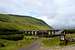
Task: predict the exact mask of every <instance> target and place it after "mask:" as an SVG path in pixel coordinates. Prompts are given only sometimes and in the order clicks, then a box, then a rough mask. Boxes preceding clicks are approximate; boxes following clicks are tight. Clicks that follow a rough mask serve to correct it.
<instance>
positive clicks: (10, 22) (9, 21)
mask: <svg viewBox="0 0 75 50" xmlns="http://www.w3.org/2000/svg"><path fill="white" fill-rule="evenodd" d="M0 29H17V30H49V29H51V27H50V26H48V24H46V23H45V22H44V21H43V20H41V19H36V18H33V17H30V16H20V15H10V14H0Z"/></svg>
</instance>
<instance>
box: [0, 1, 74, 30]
mask: <svg viewBox="0 0 75 50" xmlns="http://www.w3.org/2000/svg"><path fill="white" fill-rule="evenodd" d="M0 13H11V14H19V15H28V16H33V17H36V18H40V19H43V20H44V21H45V22H47V23H48V24H49V25H51V26H53V28H56V29H58V28H75V0H0Z"/></svg>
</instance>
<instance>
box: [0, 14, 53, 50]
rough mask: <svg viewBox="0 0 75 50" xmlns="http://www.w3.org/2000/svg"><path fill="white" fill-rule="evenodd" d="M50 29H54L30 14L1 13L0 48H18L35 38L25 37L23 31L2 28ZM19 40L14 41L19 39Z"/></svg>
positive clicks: (11, 49)
mask: <svg viewBox="0 0 75 50" xmlns="http://www.w3.org/2000/svg"><path fill="white" fill-rule="evenodd" d="M4 29H5V30H49V29H52V28H51V27H50V26H48V25H47V24H46V23H45V22H44V21H42V20H40V19H36V18H33V17H30V16H19V15H10V14H0V50H17V49H18V48H20V47H22V46H24V47H25V46H27V45H29V44H30V43H32V42H33V41H34V40H33V38H32V39H27V38H25V37H26V36H24V34H23V33H22V34H19V33H21V32H17V33H16V32H11V34H10V33H9V32H8V31H6V32H5V31H1V30H4ZM6 34H7V35H6ZM17 39H19V40H18V41H14V40H17Z"/></svg>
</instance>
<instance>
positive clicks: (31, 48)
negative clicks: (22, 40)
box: [19, 39, 41, 50]
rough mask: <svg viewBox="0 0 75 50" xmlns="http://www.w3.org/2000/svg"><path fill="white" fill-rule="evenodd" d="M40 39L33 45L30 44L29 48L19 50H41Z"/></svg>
mask: <svg viewBox="0 0 75 50" xmlns="http://www.w3.org/2000/svg"><path fill="white" fill-rule="evenodd" d="M40 41H41V40H40V39H38V40H36V41H34V42H33V43H32V44H30V45H29V46H28V47H26V48H20V49H19V50H37V49H38V48H40V46H41V45H40Z"/></svg>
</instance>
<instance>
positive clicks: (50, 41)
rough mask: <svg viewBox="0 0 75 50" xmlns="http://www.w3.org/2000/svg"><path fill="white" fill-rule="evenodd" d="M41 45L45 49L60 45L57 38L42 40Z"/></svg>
mask: <svg viewBox="0 0 75 50" xmlns="http://www.w3.org/2000/svg"><path fill="white" fill-rule="evenodd" d="M42 44H43V46H45V47H53V46H58V45H59V44H60V40H59V38H58V37H53V38H51V39H43V40H42Z"/></svg>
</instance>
